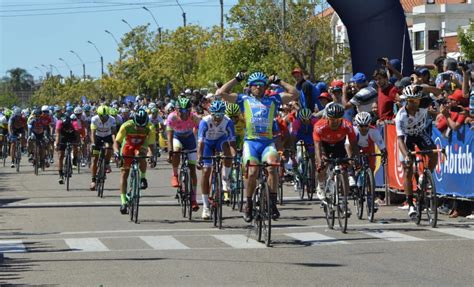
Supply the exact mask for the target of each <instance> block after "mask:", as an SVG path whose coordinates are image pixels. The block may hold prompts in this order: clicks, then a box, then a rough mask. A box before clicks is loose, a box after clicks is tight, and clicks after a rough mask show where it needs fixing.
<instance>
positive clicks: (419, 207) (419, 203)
mask: <svg viewBox="0 0 474 287" xmlns="http://www.w3.org/2000/svg"><path fill="white" fill-rule="evenodd" d="M424 202H425V198H424V194H423V191H422V190H421V189H419V188H418V190H417V196H416V204H415V208H416V217H415V223H416V225H420V223H421V216H422V214H423V208H424Z"/></svg>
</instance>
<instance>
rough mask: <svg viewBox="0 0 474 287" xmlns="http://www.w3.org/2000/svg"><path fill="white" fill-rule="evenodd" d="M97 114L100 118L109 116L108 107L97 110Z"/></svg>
mask: <svg viewBox="0 0 474 287" xmlns="http://www.w3.org/2000/svg"><path fill="white" fill-rule="evenodd" d="M97 114H98V115H99V116H108V115H109V111H108V109H107V107H106V106H100V107H98V108H97Z"/></svg>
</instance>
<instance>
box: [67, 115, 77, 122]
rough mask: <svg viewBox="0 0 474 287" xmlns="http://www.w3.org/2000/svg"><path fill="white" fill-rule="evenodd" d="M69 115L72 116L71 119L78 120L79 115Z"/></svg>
mask: <svg viewBox="0 0 474 287" xmlns="http://www.w3.org/2000/svg"><path fill="white" fill-rule="evenodd" d="M69 117H70V118H71V120H73V121H74V120H77V116H76V114H72V115H70V116H69Z"/></svg>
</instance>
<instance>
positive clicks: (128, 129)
mask: <svg viewBox="0 0 474 287" xmlns="http://www.w3.org/2000/svg"><path fill="white" fill-rule="evenodd" d="M155 136H156V133H155V129H154V127H153V124H151V123H148V124H147V126H146V127H145V128H143V129H138V128H137V126H136V125H135V123H134V122H133V120H129V121H126V122H125V123H123V124H122V126H121V127H120V130H119V131H118V133H117V136H116V138H115V140H116V141H117V142H119V143H121V144H122V147H125V146H129V147H134V148H140V147H141V146H144V147H148V146H149V145H152V144H154V143H155Z"/></svg>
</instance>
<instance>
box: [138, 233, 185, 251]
mask: <svg viewBox="0 0 474 287" xmlns="http://www.w3.org/2000/svg"><path fill="white" fill-rule="evenodd" d="M140 239H141V240H143V241H145V242H146V244H148V245H150V246H151V247H152V248H153V249H156V250H172V249H189V247H188V246H186V245H184V244H183V243H181V242H179V241H178V240H177V239H175V238H174V237H173V236H168V235H163V236H140Z"/></svg>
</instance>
